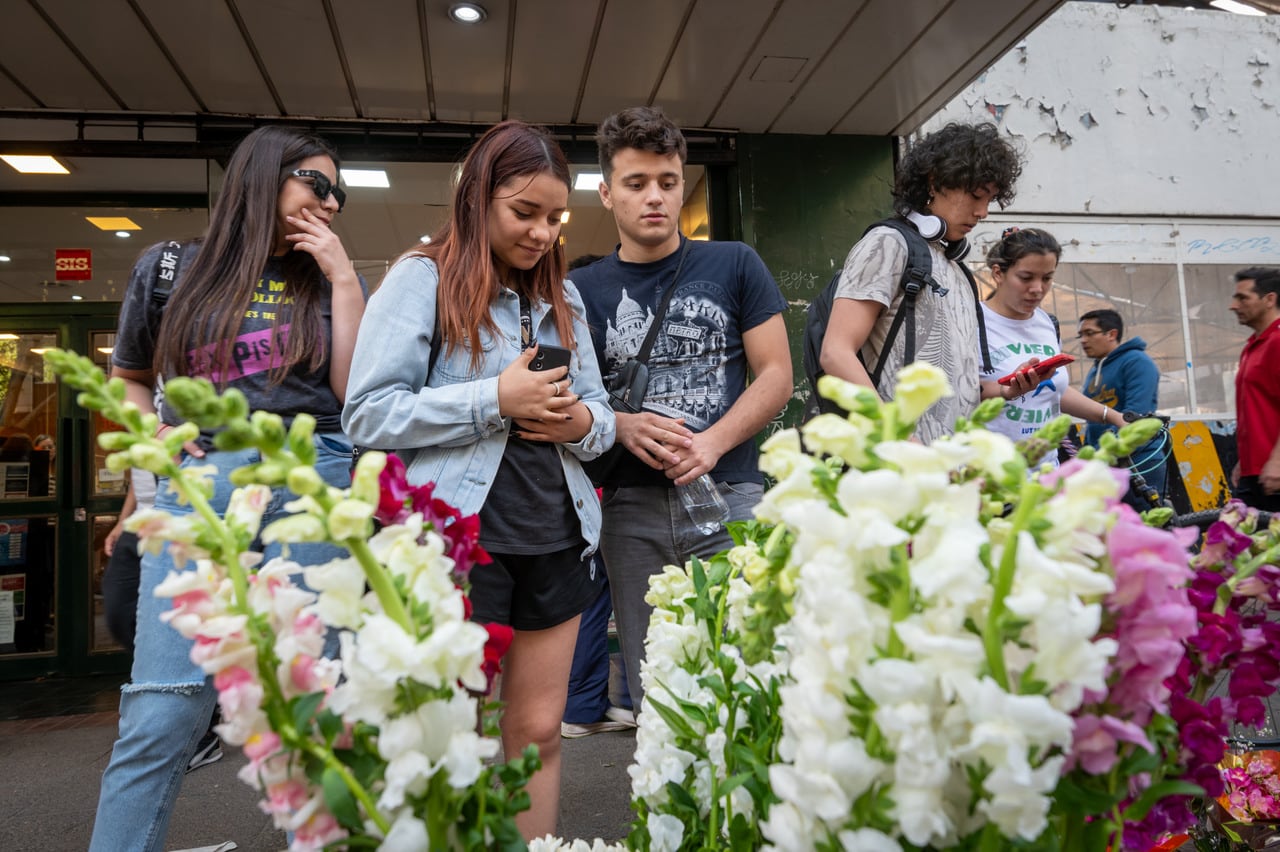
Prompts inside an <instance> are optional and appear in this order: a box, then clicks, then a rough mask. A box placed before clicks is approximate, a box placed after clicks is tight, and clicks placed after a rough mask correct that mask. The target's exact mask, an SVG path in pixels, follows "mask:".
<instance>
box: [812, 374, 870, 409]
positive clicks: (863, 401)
mask: <svg viewBox="0 0 1280 852" xmlns="http://www.w3.org/2000/svg"><path fill="white" fill-rule="evenodd" d="M818 393H819V394H820V395H821V396H823V397H825V398H826V399H829V400H831V401H832V402H834V403H835V404H836V405H838V406H840V407H841V408H843V409H844V410H845V411H849V412H853V413H855V414H861V415H863V416H864V417H874V416H875V414H876V412H878V411H879V410H880V397H879V396H877V395H876V392H875V391H873V390H871V388H867V387H863V386H862V385H855V384H854V383H853V382H846V381H845V380H844V379H840V378H837V377H835V376H823V377H822V378H820V379H818Z"/></svg>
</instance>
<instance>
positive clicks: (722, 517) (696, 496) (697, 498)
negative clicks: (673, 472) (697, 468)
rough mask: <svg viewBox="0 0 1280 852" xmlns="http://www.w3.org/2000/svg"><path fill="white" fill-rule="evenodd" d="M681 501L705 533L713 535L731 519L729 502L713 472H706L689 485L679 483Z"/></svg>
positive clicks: (694, 523) (678, 489)
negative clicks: (722, 493) (721, 494)
mask: <svg viewBox="0 0 1280 852" xmlns="http://www.w3.org/2000/svg"><path fill="white" fill-rule="evenodd" d="M676 491H677V492H678V493H679V494H680V502H681V503H682V504H683V505H684V508H685V511H687V512H688V513H689V517H690V518H692V519H693V525H694V526H695V527H697V528H698V529H699V530H701V531H702V534H703V535H711V534H712V533H713V532H715V531H716V530H718V529H720V527H721V526H722V525H723V524H724V522H725V521H727V520H729V504H728V503H726V502H724V497H722V496H720V488H719V486H717V485H716V481H715V480H714V479H712V478H711V474H709V473H704V474H702V476H699V477H698V478H697V479H695V480H694V481H693V482H690V483H689V484H688V485H677V486H676Z"/></svg>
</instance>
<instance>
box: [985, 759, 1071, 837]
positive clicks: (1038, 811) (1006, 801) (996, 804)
mask: <svg viewBox="0 0 1280 852" xmlns="http://www.w3.org/2000/svg"><path fill="white" fill-rule="evenodd" d="M1064 760H1065V758H1063V757H1061V756H1059V757H1052V758H1050V759H1048V760H1046V761H1045V762H1044V764H1043V765H1041V766H1040V767H1038V768H1036V769H1034V770H1032V771H1031V772H1030V773H1026V774H1023V773H1017V772H1012V771H1010V770H1009V769H1008V768H1006V767H997V768H996V769H994V770H993V771H992V772H991V774H990V775H988V776H987V778H986V779H985V780H984V781H983V787H984V788H985V789H986V790H988V791H989V792H990V793H991V798H990V799H984V800H982V801H980V802H979V803H978V810H979V811H980V812H981V813H983V814H985V815H986V816H987V817H988V818H989V819H990V820H991V821H992V822H994V823H995V824H996V825H997V826H998V827H999V828H1000V831H1001V832H1002V833H1003V834H1004V835H1005V836H1006V837H1021V838H1022V839H1024V840H1034V839H1035V838H1037V837H1039V836H1040V833H1041V832H1043V831H1044V828H1045V825H1046V824H1047V814H1048V812H1049V805H1050V801H1049V794H1050V793H1052V792H1053V790H1054V788H1055V787H1056V786H1057V783H1058V779H1059V778H1060V777H1061V775H1062V764H1063V762H1064Z"/></svg>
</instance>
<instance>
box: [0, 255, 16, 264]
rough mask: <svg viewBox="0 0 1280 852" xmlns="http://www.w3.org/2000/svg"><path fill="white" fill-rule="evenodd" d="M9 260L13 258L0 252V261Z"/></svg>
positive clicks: (6, 261) (5, 261)
mask: <svg viewBox="0 0 1280 852" xmlns="http://www.w3.org/2000/svg"><path fill="white" fill-rule="evenodd" d="M11 260H13V258H11V257H9V255H7V254H0V263H8V262H9V261H11Z"/></svg>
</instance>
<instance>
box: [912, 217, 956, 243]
mask: <svg viewBox="0 0 1280 852" xmlns="http://www.w3.org/2000/svg"><path fill="white" fill-rule="evenodd" d="M907 219H908V220H909V221H910V222H911V224H913V225H915V226H916V230H917V231H919V232H920V236H922V237H924V238H925V239H926V240H928V241H930V242H933V241H934V240H940V239H942V237H943V235H945V234H946V233H947V223H946V222H945V221H943V218H942V217H941V216H934V215H932V214H929V213H917V212H916V211H915V210H908V211H907Z"/></svg>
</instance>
